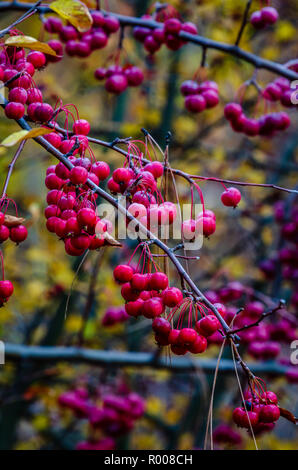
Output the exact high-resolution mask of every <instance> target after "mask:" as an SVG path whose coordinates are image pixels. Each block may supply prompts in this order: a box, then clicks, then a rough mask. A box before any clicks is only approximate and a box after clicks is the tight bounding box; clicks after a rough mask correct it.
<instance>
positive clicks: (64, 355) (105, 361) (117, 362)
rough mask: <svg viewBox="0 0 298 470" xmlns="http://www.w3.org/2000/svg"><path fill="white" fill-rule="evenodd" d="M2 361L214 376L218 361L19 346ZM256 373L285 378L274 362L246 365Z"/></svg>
mask: <svg viewBox="0 0 298 470" xmlns="http://www.w3.org/2000/svg"><path fill="white" fill-rule="evenodd" d="M5 360H6V361H13V362H18V361H22V360H32V361H36V362H58V361H68V362H75V363H85V364H93V365H97V366H115V367H131V366H136V367H149V368H150V367H152V368H157V369H169V370H173V371H177V372H183V373H184V372H187V371H191V370H195V369H196V370H200V369H201V370H203V371H204V372H207V373H213V372H214V370H215V367H216V363H217V359H193V357H187V356H185V357H172V358H171V360H169V359H168V358H167V357H164V356H161V357H158V358H156V356H155V354H154V353H143V352H124V351H103V350H93V349H85V348H78V347H77V348H76V347H64V346H26V345H19V344H12V343H6V344H5ZM247 366H249V368H250V369H251V370H253V371H254V373H256V374H262V373H264V374H270V375H277V376H278V375H284V374H285V372H286V370H287V368H286V367H285V366H283V365H280V364H277V363H273V362H267V363H266V362H263V363H258V364H257V363H253V364H248V365H247ZM219 369H220V370H221V371H222V372H231V373H232V372H234V364H233V361H231V360H229V359H222V360H221V362H220V366H219Z"/></svg>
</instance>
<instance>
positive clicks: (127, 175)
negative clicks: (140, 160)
mask: <svg viewBox="0 0 298 470" xmlns="http://www.w3.org/2000/svg"><path fill="white" fill-rule="evenodd" d="M113 180H114V181H115V182H116V183H118V184H127V183H129V181H130V180H131V172H130V170H129V168H116V170H114V171H113Z"/></svg>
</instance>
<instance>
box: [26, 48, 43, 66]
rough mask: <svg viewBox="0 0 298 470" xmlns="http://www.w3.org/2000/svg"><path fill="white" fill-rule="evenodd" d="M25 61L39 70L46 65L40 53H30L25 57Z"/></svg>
mask: <svg viewBox="0 0 298 470" xmlns="http://www.w3.org/2000/svg"><path fill="white" fill-rule="evenodd" d="M27 61H28V62H30V63H31V64H32V65H34V67H35V68H36V69H41V68H42V67H43V66H44V65H45V64H46V56H45V55H44V54H43V53H42V52H39V51H32V52H29V54H28V55H27Z"/></svg>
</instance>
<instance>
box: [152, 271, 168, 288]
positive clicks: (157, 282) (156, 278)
mask: <svg viewBox="0 0 298 470" xmlns="http://www.w3.org/2000/svg"><path fill="white" fill-rule="evenodd" d="M168 285H169V279H168V276H167V275H166V274H164V273H160V272H156V273H153V274H151V277H150V289H151V290H165V289H166V288H167V287H168Z"/></svg>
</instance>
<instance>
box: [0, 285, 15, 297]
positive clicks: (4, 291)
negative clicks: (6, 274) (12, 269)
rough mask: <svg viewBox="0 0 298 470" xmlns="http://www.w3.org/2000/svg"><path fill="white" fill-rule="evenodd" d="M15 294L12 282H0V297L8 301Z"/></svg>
mask: <svg viewBox="0 0 298 470" xmlns="http://www.w3.org/2000/svg"><path fill="white" fill-rule="evenodd" d="M12 293H13V284H12V282H10V281H0V297H1V298H4V299H8V297H10V296H11V295H12Z"/></svg>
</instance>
